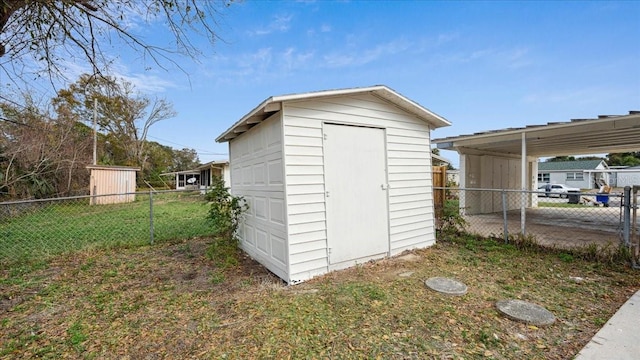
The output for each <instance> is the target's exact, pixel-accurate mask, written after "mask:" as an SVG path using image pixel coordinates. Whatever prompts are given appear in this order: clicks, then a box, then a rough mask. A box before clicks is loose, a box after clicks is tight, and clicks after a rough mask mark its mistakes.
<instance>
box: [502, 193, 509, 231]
mask: <svg viewBox="0 0 640 360" xmlns="http://www.w3.org/2000/svg"><path fill="white" fill-rule="evenodd" d="M502 220H503V221H504V243H505V244H506V243H508V242H509V229H508V226H507V192H506V191H504V189H503V190H502Z"/></svg>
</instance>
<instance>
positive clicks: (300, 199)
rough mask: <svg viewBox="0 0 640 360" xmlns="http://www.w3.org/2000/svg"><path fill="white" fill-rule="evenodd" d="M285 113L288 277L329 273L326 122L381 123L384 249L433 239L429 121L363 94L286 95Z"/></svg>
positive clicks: (397, 249) (392, 250)
mask: <svg viewBox="0 0 640 360" xmlns="http://www.w3.org/2000/svg"><path fill="white" fill-rule="evenodd" d="M282 113H283V123H284V127H283V128H284V164H285V174H286V175H285V176H286V179H285V183H286V186H287V188H286V203H287V205H288V219H289V224H288V225H289V231H288V241H289V256H290V264H289V267H290V280H291V282H292V283H295V282H298V281H304V280H306V279H309V278H310V277H312V276H314V275H317V274H322V273H326V272H327V271H328V266H329V263H328V258H327V253H326V246H327V238H326V236H327V235H326V213H325V211H326V207H325V189H324V168H323V166H322V163H323V155H324V154H323V132H322V129H323V123H335V124H347V125H361V126H367V127H376V128H381V129H385V130H386V131H385V133H386V138H385V141H386V149H387V171H388V175H387V176H388V184H389V190H388V197H389V202H388V204H389V232H390V254H389V255H395V254H398V253H400V252H402V251H404V250H406V249H412V248H418V247H425V246H429V245H432V244H433V243H434V242H435V232H434V220H433V197H432V189H431V186H432V183H431V150H430V142H429V141H430V140H429V127H428V124H427V123H425V122H424V121H423V120H420V119H417V118H415V117H413V116H411V115H409V114H408V113H406V112H405V111H403V110H402V109H399V108H397V107H395V106H392V105H390V104H388V103H387V102H386V101H383V100H381V99H378V98H377V97H375V96H373V95H368V94H365V95H362V94H360V95H351V96H340V97H334V98H323V99H321V100H314V101H310V100H304V101H295V102H294V101H291V102H287V103H285V104H284V105H283V108H282ZM353 141H357V139H353ZM344 201H357V199H344Z"/></svg>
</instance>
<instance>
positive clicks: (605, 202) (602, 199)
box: [596, 193, 609, 207]
mask: <svg viewBox="0 0 640 360" xmlns="http://www.w3.org/2000/svg"><path fill="white" fill-rule="evenodd" d="M596 202H599V203H600V204H602V206H604V207H609V194H603V193H598V194H597V195H596Z"/></svg>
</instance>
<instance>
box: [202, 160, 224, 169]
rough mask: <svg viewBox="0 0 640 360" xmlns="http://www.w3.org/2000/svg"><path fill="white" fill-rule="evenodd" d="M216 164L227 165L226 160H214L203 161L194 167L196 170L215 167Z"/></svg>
mask: <svg viewBox="0 0 640 360" xmlns="http://www.w3.org/2000/svg"><path fill="white" fill-rule="evenodd" d="M216 165H229V161H228V160H214V161H209V162H208V163H204V164H202V165H200V166H198V167H197V168H196V170H202V169H208V168H210V167H215V166H216Z"/></svg>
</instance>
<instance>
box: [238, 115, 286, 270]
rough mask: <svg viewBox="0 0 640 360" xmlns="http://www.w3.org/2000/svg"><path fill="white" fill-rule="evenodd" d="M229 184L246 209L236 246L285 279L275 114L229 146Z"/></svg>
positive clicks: (278, 123)
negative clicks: (238, 241) (238, 244)
mask: <svg viewBox="0 0 640 360" xmlns="http://www.w3.org/2000/svg"><path fill="white" fill-rule="evenodd" d="M229 156H230V159H231V184H232V192H233V194H234V195H235V196H242V197H244V198H245V200H246V201H247V203H248V205H249V210H248V211H247V213H246V214H245V219H244V222H243V224H242V227H241V229H240V231H239V237H240V245H241V247H242V248H243V250H245V251H246V252H247V253H248V254H249V255H251V256H252V257H253V258H255V259H257V260H258V261H260V262H261V263H262V264H263V265H265V266H266V267H267V268H268V269H269V270H271V271H272V272H274V273H275V274H276V275H278V276H280V277H281V278H283V279H287V273H288V264H287V262H288V260H287V259H288V251H287V247H288V246H287V230H286V227H287V221H286V203H285V197H284V177H283V163H282V132H281V119H280V117H279V113H278V114H275V115H273V116H271V117H270V118H269V119H267V120H265V121H263V122H262V123H261V124H259V125H257V126H255V127H254V128H253V129H252V131H251V132H247V133H245V134H243V135H241V136H239V137H238V138H236V139H234V141H232V142H231V143H230V144H229Z"/></svg>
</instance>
